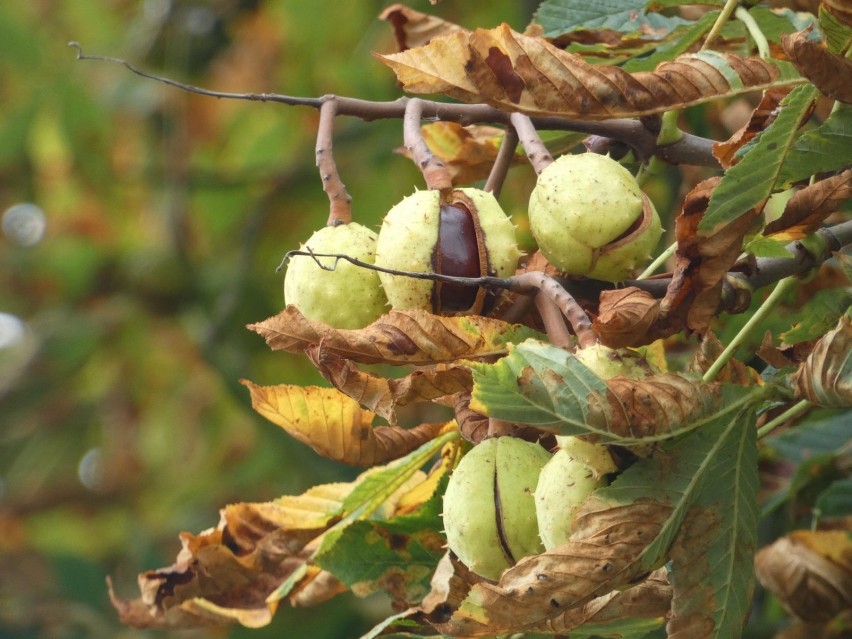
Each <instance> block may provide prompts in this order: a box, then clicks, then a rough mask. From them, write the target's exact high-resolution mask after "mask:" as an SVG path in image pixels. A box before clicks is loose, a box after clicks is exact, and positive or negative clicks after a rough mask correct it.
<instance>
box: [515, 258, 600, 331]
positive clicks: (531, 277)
mask: <svg viewBox="0 0 852 639" xmlns="http://www.w3.org/2000/svg"><path fill="white" fill-rule="evenodd" d="M510 283H511V288H510V289H509V290H511V291H513V292H515V293H532V292H534V291H538V295H544V296H546V297H548V298H550V299H551V300H552V301H553V302H554V304H556V307H557V308H558V309H559V311H560V312H561V313H562V315H564V316H565V319H567V320H568V323H569V324H570V325H571V328H572V329H573V330H574V334H575V335H576V336H577V343H578V345H579V347H580V348H586V347H587V346H591V345H592V344H595V343H597V341H598V338H597V335H595V333H594V331H593V330H592V321H591V320H590V319H589V316H588V315H587V314H586V311H584V310H583V309H582V307H581V306H580V305H579V304H578V303H577V300H575V299H574V296H573V295H571V294H570V293H569V292H568V291H566V290H565V288H564V287H563V286H562V285H561V284H560V283H559V282H557V281H556V280H555V279H553V278H552V277H550V276H549V275H547V274H546V273H543V272H541V271H529V272H527V273H522V274H521V275H515V276H514V277H512V278H510ZM536 305H537V306H538V303H537V304H536Z"/></svg>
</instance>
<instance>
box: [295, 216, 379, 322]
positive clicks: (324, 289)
mask: <svg viewBox="0 0 852 639" xmlns="http://www.w3.org/2000/svg"><path fill="white" fill-rule="evenodd" d="M301 248H302V250H308V249H310V250H311V251H313V252H314V253H340V254H343V255H347V256H349V257H353V258H356V259H359V260H361V261H362V262H367V263H369V264H372V263H373V262H374V260H375V254H376V234H375V233H374V232H373V231H371V230H370V229H368V228H367V227H365V226H362V225H361V224H358V223H356V222H350V223H349V224H341V225H339V226H326V227H325V228H321V229H320V230H318V231H317V232H316V233H314V234H313V235H311V237H310V239H309V240H308V241H307V242H305V244H303V245H302V246H301ZM316 260H319V261H320V262H321V263H322V264H323V265H324V266H327V267H328V268H333V269H334V270H324V269H322V268H320V266H319V264H317V262H316ZM284 300H285V302H286V303H287V304H293V305H294V306H296V307H297V308H298V309H299V311H301V313H302V314H303V315H304V316H305V317H307V318H309V319H312V320H317V321H320V322H324V323H326V324H328V325H329V326H334V327H335V328H362V327H364V326H367V325H368V324H370V323H372V322H374V321H376V320H377V319H378V318H379V317H380V316H381V315H382V314H383V313H384V312H385V310H386V307H387V298H386V297H385V294H384V291H383V290H382V285H381V282H380V281H379V276H378V274H377V273H376V272H375V271H372V270H370V269H366V268H363V267H360V266H356V265H354V264H352V263H350V262H347V261H346V260H339V261H337V264H336V265H335V258H333V257H318V258H313V257H310V256H294V257H292V258H290V263H289V265H288V266H287V273H286V275H285V276H284Z"/></svg>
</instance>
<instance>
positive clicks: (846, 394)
mask: <svg viewBox="0 0 852 639" xmlns="http://www.w3.org/2000/svg"><path fill="white" fill-rule="evenodd" d="M847 313H848V311H847ZM792 382H793V388H794V390H795V392H796V395H797V396H798V397H803V398H804V399H807V400H808V401H810V402H813V403H814V404H817V405H820V406H834V407H838V408H850V407H852V317H850V316H849V315H848V314H847V315H844V316H843V317H841V318H840V320H839V321H838V323H837V328H835V329H834V330H833V331H830V332H829V333H826V334H825V335H824V336H823V337H822V339H820V340H819V341H818V342H817V345H816V347H814V350H813V352H812V353H811V354H810V355H809V356H808V359H806V360H805V363H804V364H802V366H800V367H799V370H797V371H796V372H795V373H794V374H793V376H792Z"/></svg>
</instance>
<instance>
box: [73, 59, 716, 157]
mask: <svg viewBox="0 0 852 639" xmlns="http://www.w3.org/2000/svg"><path fill="white" fill-rule="evenodd" d="M68 44H69V46H71V47H73V48H74V49H75V50H76V51H77V59H78V60H93V61H100V62H110V63H112V64H119V65H121V66H123V67H124V68H126V69H127V70H128V71H130V72H131V73H133V74H135V75H138V76H140V77H143V78H147V79H149V80H154V81H156V82H162V83H164V84H167V85H169V86H171V87H175V88H176V89H180V90H181V91H187V92H189V93H195V94H198V95H206V96H209V97H212V98H218V99H227V100H246V101H249V102H273V103H277V104H284V105H288V106H306V107H311V108H313V109H320V108H321V107H322V105H323V104H324V103H325V102H328V101H330V100H334V101H336V102H337V115H341V116H344V115H345V116H352V117H357V118H360V119H361V120H364V121H366V122H371V121H373V120H387V119H401V118H402V117H404V115H405V108H406V106H407V104H408V102H409V101H410V98H398V99H396V100H393V101H391V102H372V101H370V100H360V99H357V98H348V97H343V96H336V95H331V94H328V95H324V96H321V97H315V98H306V97H299V96H291V95H282V94H279V93H231V92H226V91H213V90H210V89H204V88H201V87H197V86H194V85H191V84H185V83H183V82H177V81H176V80H171V79H169V78H164V77H161V76H158V75H155V74H153V73H148V72H147V71H143V70H142V69H139V68H137V67H135V66H133V65H132V64H130V63H129V62H127V61H126V60H122V59H121V58H114V57H109V56H100V55H87V54H85V53H83V49H82V47H81V46H80V44H79V43H77V42H69V43H68ZM418 99H419V98H418ZM421 102H422V107H423V111H422V117H423V118H426V119H434V120H443V121H447V122H457V123H459V124H461V125H463V126H467V125H469V124H502V125H503V126H509V124H510V121H509V120H510V114H509V113H507V112H505V111H500V110H499V109H495V108H494V107H490V106H487V105H484V104H455V103H449V102H435V101H431V100H421ZM530 120H531V122H532V123H533V125H534V126H535V128H536V129H538V130H539V131H548V130H549V131H576V132H578V133H588V134H594V135H599V136H601V137H607V138H612V139H613V140H618V141H621V142H624V143H625V144H627V145H629V146H630V147H632V148H633V149H634V150H635V151H636V154H637V156H638V157H640V158H648V157H651V156H652V155H656V154H659V155H660V158H661V159H663V160H665V161H666V162H669V163H670V164H697V165H700V166H710V167H714V168H720V167H719V163H718V162H717V161H716V159H715V158H714V157H713V155H712V153H711V152H710V149H711V148H712V144H713V140H706V139H704V138H699V137H697V136H690V135H686V136H685V138H684V139H683V140H679V141H678V142H676V143H673V144H669V145H666V146H663V147H657V139H656V135H655V134H654V133H653V132H652V131H649V130H648V129H647V128H646V127H645V126H644V125H643V124H642V122H640V121H639V120H631V119H628V118H620V119H619V118H616V119H612V120H603V121H595V122H590V121H585V120H569V119H567V118H561V117H555V116H535V117H530Z"/></svg>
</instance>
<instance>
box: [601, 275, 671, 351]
mask: <svg viewBox="0 0 852 639" xmlns="http://www.w3.org/2000/svg"><path fill="white" fill-rule="evenodd" d="M659 315H660V300H658V299H656V298H655V297H654V296H653V295H651V294H650V293H648V292H646V291H643V290H641V289H638V288H634V287H626V288H620V289H613V290H609V291H603V292H602V293H601V295H600V305H599V307H598V316H597V317H595V320H594V324H593V328H594V331H595V334H596V335H597V336H598V337H599V338H600V340H601V342H602V343H604V344H605V345H607V346H609V347H610V348H624V347H626V346H641V345H644V344H648V343H650V342H653V341H654V339H655V338H654V336H653V333H652V331H651V327H652V326H654V325H655V323H656V321H657V318H658V317H659Z"/></svg>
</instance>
